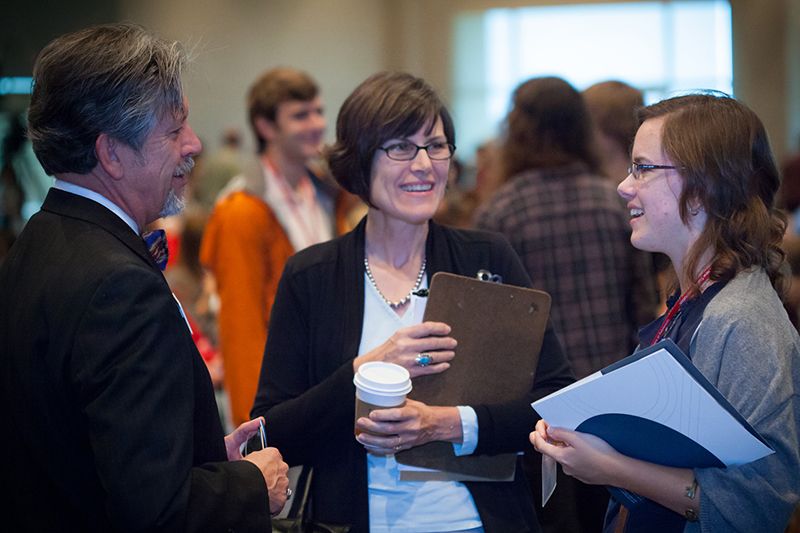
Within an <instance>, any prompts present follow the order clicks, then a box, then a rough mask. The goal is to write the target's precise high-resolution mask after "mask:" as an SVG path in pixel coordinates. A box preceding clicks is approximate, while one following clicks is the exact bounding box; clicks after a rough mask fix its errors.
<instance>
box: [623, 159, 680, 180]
mask: <svg viewBox="0 0 800 533" xmlns="http://www.w3.org/2000/svg"><path fill="white" fill-rule="evenodd" d="M680 168H681V167H676V166H672V165H650V164H644V163H631V166H629V167H628V174H630V175H631V176H633V179H635V180H640V179H642V174H644V173H646V172H649V171H650V170H678V169H680Z"/></svg>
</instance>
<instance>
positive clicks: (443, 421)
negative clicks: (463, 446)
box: [430, 407, 463, 443]
mask: <svg viewBox="0 0 800 533" xmlns="http://www.w3.org/2000/svg"><path fill="white" fill-rule="evenodd" d="M430 409H431V412H432V413H433V416H434V419H435V432H434V433H435V438H434V439H433V440H441V441H445V442H455V443H460V442H461V441H462V440H463V433H462V431H461V415H460V414H459V412H458V408H456V407H431V408H430Z"/></svg>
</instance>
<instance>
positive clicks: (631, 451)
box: [531, 339, 774, 506]
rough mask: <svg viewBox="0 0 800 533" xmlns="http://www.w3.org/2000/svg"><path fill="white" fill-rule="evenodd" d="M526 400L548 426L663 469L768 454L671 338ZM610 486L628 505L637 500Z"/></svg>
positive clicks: (721, 464)
mask: <svg viewBox="0 0 800 533" xmlns="http://www.w3.org/2000/svg"><path fill="white" fill-rule="evenodd" d="M531 405H532V407H533V409H535V410H536V411H537V412H538V413H539V415H541V417H542V418H543V419H545V420H546V421H547V422H548V424H550V425H551V426H554V427H563V428H566V429H572V430H576V431H581V432H584V433H590V434H592V435H596V436H598V437H600V438H602V439H603V440H605V441H606V442H608V443H609V444H610V445H611V446H612V447H613V448H614V449H616V450H617V451H618V452H620V453H622V454H624V455H627V456H629V457H634V458H636V459H641V460H643V461H648V462H651V463H657V464H662V465H666V466H674V467H680V468H704V467H715V466H716V467H724V466H733V465H741V464H745V463H749V462H751V461H755V460H757V459H760V458H762V457H765V456H766V455H769V454H771V453H774V451H773V450H772V449H771V448H770V447H769V445H768V444H767V443H766V441H765V440H764V439H763V437H761V435H759V434H758V432H757V431H756V430H755V429H753V427H752V426H751V425H750V424H749V423H748V422H747V420H745V418H744V417H742V416H741V414H739V413H738V412H737V411H736V409H735V408H734V407H733V406H732V405H731V404H730V403H729V402H728V400H726V399H725V397H724V396H722V394H720V392H719V391H718V390H717V389H716V388H715V387H714V385H712V384H711V383H710V382H709V381H708V379H706V377H705V376H703V374H702V373H701V372H700V371H699V370H698V369H697V368H696V367H695V366H694V365H693V364H692V362H691V361H690V360H689V358H688V357H686V355H685V354H684V353H683V352H681V350H680V348H678V346H677V345H675V343H674V342H673V341H672V340H670V339H665V340H663V341H661V342H658V343H656V344H654V345H653V346H651V347H649V348H646V349H644V350H641V351H639V352H637V353H635V354H633V355H631V356H629V357H626V358H625V359H623V360H621V361H619V362H617V363H615V364H613V365H610V366H608V367H606V368H604V369H603V370H601V371H599V372H596V373H595V374H592V375H590V376H587V377H585V378H584V379H582V380H580V381H578V382H576V383H573V384H572V385H570V386H568V387H564V388H563V389H561V390H559V391H557V392H554V393H553V394H550V395H549V396H546V397H545V398H542V399H540V400H538V401H536V402H534V403H533V404H531ZM543 488H545V487H543ZM610 490H611V492H612V494H613V495H614V496H615V498H617V499H618V500H621V501H623V503H625V504H626V505H628V506H632V505H635V504H637V503H639V501H640V498H639V497H638V496H636V495H632V494H630V493H626V492H625V491H620V490H619V489H615V488H612V489H610Z"/></svg>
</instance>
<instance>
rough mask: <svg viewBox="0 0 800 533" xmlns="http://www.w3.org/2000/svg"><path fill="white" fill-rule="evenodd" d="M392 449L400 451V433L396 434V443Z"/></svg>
mask: <svg viewBox="0 0 800 533" xmlns="http://www.w3.org/2000/svg"><path fill="white" fill-rule="evenodd" d="M394 451H396V452H399V451H400V435H398V436H397V444H396V445H395V447H394Z"/></svg>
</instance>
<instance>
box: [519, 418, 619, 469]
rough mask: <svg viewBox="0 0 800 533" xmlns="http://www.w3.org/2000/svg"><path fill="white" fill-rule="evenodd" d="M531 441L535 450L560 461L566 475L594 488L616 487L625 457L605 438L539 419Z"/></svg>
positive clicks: (531, 435)
mask: <svg viewBox="0 0 800 533" xmlns="http://www.w3.org/2000/svg"><path fill="white" fill-rule="evenodd" d="M530 441H531V444H533V447H534V448H536V451H538V452H540V453H543V454H544V455H547V456H549V457H552V458H553V459H555V460H556V461H558V463H560V464H561V467H562V469H563V470H564V473H565V474H567V475H570V476H572V477H574V478H577V479H579V480H580V481H583V482H584V483H589V484H591V485H617V483H615V480H614V474H615V472H617V471H618V467H617V463H618V461H619V460H620V459H621V458H622V457H623V456H622V455H621V454H620V453H619V452H617V451H616V450H615V449H614V448H612V447H611V446H609V444H608V443H607V442H606V441H604V440H603V439H601V438H599V437H595V436H594V435H589V434H588V433H580V432H577V431H570V430H568V429H562V428H554V427H551V426H550V425H548V424H547V422H545V421H544V420H539V421H538V422H537V423H536V428H535V429H534V430H533V431H532V432H531V434H530Z"/></svg>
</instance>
